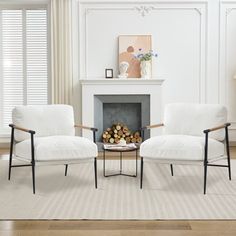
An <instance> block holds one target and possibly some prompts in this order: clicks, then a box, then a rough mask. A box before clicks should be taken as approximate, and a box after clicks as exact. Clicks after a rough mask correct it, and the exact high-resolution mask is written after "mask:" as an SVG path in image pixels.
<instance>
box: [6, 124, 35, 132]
mask: <svg viewBox="0 0 236 236" xmlns="http://www.w3.org/2000/svg"><path fill="white" fill-rule="evenodd" d="M9 126H10V127H11V128H12V129H17V130H20V131H23V132H26V133H30V134H35V133H36V132H35V131H34V130H30V129H26V128H23V127H19V126H17V125H14V124H9Z"/></svg>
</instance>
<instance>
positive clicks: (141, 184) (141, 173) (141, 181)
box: [140, 157, 143, 189]
mask: <svg viewBox="0 0 236 236" xmlns="http://www.w3.org/2000/svg"><path fill="white" fill-rule="evenodd" d="M140 188H141V189H142V188H143V157H141V171H140Z"/></svg>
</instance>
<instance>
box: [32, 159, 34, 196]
mask: <svg viewBox="0 0 236 236" xmlns="http://www.w3.org/2000/svg"><path fill="white" fill-rule="evenodd" d="M32 180H33V194H35V165H34V164H33V163H32Z"/></svg>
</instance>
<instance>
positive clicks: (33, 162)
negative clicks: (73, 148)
mask: <svg viewBox="0 0 236 236" xmlns="http://www.w3.org/2000/svg"><path fill="white" fill-rule="evenodd" d="M9 127H10V128H11V144H10V155H9V169H8V180H10V179H11V169H12V168H15V167H27V166H31V167H32V182H33V194H35V162H36V161H35V153H34V135H35V134H36V132H35V131H34V130H30V129H26V128H23V127H19V126H16V125H14V124H9ZM74 127H75V128H80V129H88V130H91V131H92V132H93V142H94V143H96V132H97V131H98V129H97V128H93V127H88V126H83V125H74ZM15 130H19V131H22V132H26V133H29V134H30V140H31V164H23V165H13V164H12V159H13V148H14V144H15V143H16V140H15ZM67 170H68V164H65V176H67ZM94 175H95V188H97V157H94Z"/></svg>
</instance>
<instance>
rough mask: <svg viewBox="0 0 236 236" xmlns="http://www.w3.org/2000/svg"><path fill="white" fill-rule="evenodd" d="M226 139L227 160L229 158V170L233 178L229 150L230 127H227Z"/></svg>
mask: <svg viewBox="0 0 236 236" xmlns="http://www.w3.org/2000/svg"><path fill="white" fill-rule="evenodd" d="M225 141H226V152H227V160H228V171H229V180H231V165H230V151H229V134H228V127H227V126H226V127H225Z"/></svg>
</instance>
